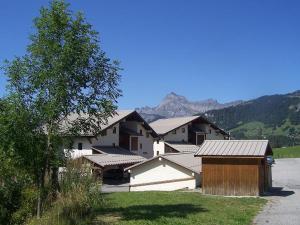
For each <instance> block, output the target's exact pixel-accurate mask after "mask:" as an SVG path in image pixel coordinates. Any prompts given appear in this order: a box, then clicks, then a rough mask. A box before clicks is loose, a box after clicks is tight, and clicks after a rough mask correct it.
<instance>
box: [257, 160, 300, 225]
mask: <svg viewBox="0 0 300 225" xmlns="http://www.w3.org/2000/svg"><path fill="white" fill-rule="evenodd" d="M272 173H273V187H274V189H273V190H274V192H273V193H272V196H269V197H267V198H269V202H268V204H267V205H266V206H265V208H264V209H263V211H262V212H261V213H260V214H259V215H258V216H257V217H256V218H255V220H254V224H257V225H269V224H270V225H300V158H299V159H277V160H276V164H275V165H274V166H273V168H272Z"/></svg>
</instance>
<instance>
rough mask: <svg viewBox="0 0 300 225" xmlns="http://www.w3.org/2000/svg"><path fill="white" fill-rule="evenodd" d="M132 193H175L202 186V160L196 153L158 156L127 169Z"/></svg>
mask: <svg viewBox="0 0 300 225" xmlns="http://www.w3.org/2000/svg"><path fill="white" fill-rule="evenodd" d="M125 170H128V172H129V173H130V191H174V190H179V189H195V188H196V187H199V186H200V174H201V158H196V157H194V153H170V154H165V155H160V156H156V157H154V158H151V159H148V160H146V161H144V162H142V163H138V164H135V165H133V166H131V167H128V168H126V169H125Z"/></svg>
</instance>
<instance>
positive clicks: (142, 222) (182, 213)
mask: <svg viewBox="0 0 300 225" xmlns="http://www.w3.org/2000/svg"><path fill="white" fill-rule="evenodd" d="M103 198H104V202H105V203H104V204H101V205H98V206H94V208H93V209H91V210H90V213H89V214H88V215H81V216H78V215H74V216H72V215H70V214H68V216H63V215H64V214H63V213H62V214H60V215H58V214H57V212H56V209H55V208H52V209H51V210H49V211H48V212H45V214H44V216H43V217H42V218H41V219H39V220H37V219H35V220H33V221H31V222H30V223H28V224H30V225H33V224H34V225H40V224H43V225H77V224H78V225H96V224H99V225H100V224H101V225H108V224H120V225H160V224H164V225H167V224H170V225H188V224H191V225H196V224H197V225H198V224H205V225H247V224H251V222H252V220H253V218H254V216H255V215H256V214H257V213H258V211H259V210H260V209H261V208H262V206H263V205H264V204H265V203H266V200H265V199H262V198H253V197H252V198H233V197H217V196H205V195H202V194H200V193H193V192H129V193H112V194H103Z"/></svg>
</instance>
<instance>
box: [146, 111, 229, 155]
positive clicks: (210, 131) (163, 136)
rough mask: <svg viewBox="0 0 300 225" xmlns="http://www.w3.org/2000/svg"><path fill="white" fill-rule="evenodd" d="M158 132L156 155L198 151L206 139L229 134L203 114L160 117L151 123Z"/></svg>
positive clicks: (217, 138) (221, 137) (155, 146)
mask: <svg viewBox="0 0 300 225" xmlns="http://www.w3.org/2000/svg"><path fill="white" fill-rule="evenodd" d="M150 126H151V127H152V128H153V130H154V131H155V132H156V133H157V134H158V136H159V139H158V140H157V141H156V142H154V144H153V149H154V154H155V155H160V154H165V153H175V152H194V153H195V152H196V151H197V150H198V148H199V145H201V144H202V143H203V142H204V140H227V139H229V134H228V133H227V132H225V131H224V130H222V129H221V128H219V127H217V126H216V125H215V124H213V123H212V122H210V121H209V120H207V119H206V118H204V117H202V116H190V117H177V118H170V119H159V120H157V121H154V122H152V123H150Z"/></svg>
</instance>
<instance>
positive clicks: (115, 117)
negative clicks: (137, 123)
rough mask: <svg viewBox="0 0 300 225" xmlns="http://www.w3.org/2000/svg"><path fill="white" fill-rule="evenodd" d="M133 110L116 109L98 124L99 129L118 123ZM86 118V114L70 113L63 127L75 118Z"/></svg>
mask: <svg viewBox="0 0 300 225" xmlns="http://www.w3.org/2000/svg"><path fill="white" fill-rule="evenodd" d="M133 112H135V111H134V110H118V111H116V114H115V115H113V116H111V117H108V118H107V121H102V123H100V124H99V126H100V127H101V130H105V129H107V128H109V127H110V126H112V125H114V124H116V123H118V122H119V121H120V120H122V119H124V118H126V117H127V116H129V115H130V114H131V113H133ZM80 118H82V119H87V118H88V114H80V115H79V114H77V113H72V114H71V115H69V116H68V117H67V119H66V120H64V121H63V127H68V126H70V125H69V124H68V123H70V122H72V121H75V120H77V119H80ZM87 135H92V134H87Z"/></svg>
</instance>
